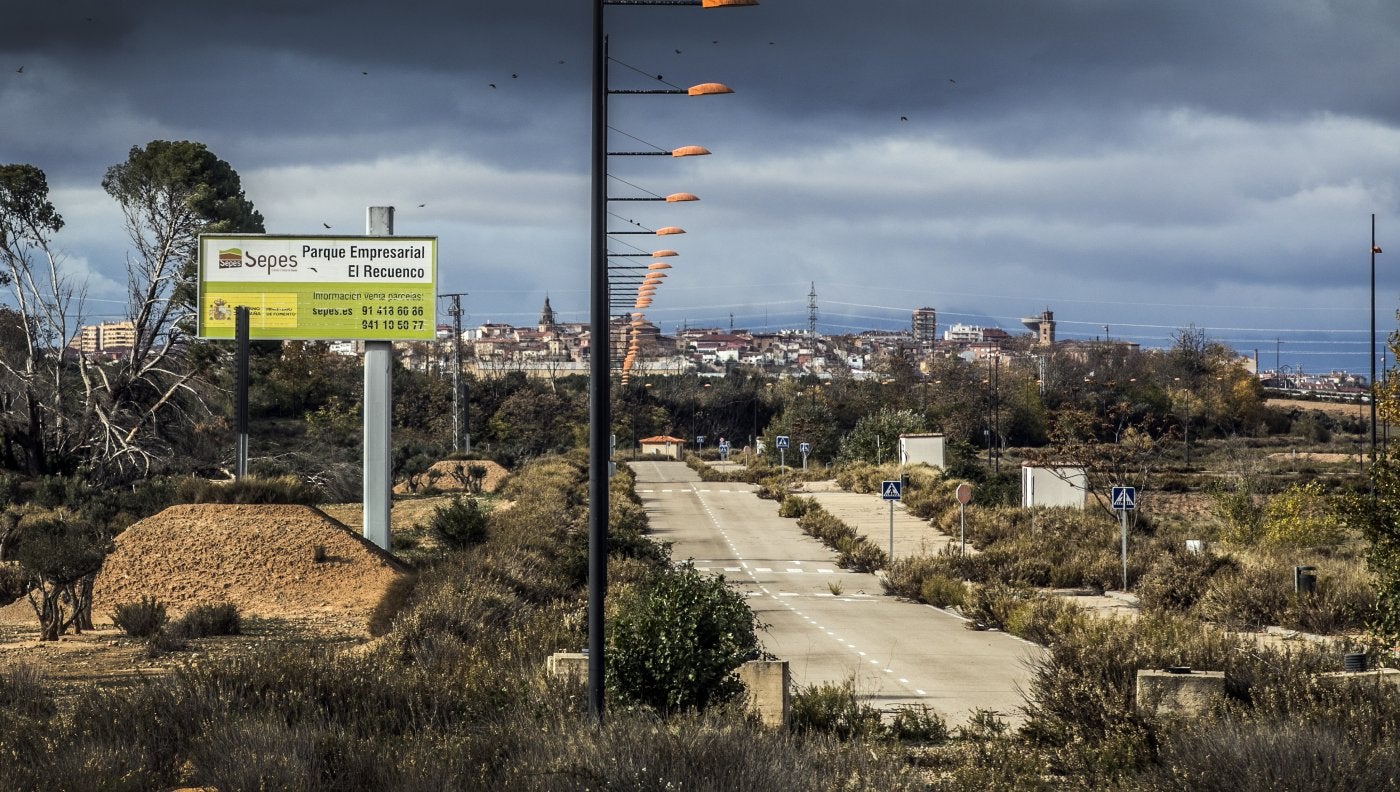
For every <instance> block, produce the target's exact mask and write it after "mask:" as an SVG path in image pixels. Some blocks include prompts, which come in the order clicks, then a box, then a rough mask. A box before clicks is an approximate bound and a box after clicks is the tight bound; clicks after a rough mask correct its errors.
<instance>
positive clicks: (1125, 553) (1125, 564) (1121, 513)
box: [1118, 509, 1128, 591]
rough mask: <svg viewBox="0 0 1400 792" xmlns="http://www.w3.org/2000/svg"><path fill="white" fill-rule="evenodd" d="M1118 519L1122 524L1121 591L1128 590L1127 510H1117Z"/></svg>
mask: <svg viewBox="0 0 1400 792" xmlns="http://www.w3.org/2000/svg"><path fill="white" fill-rule="evenodd" d="M1118 518H1119V520H1120V521H1121V522H1122V524H1123V590H1124V591H1127V590H1128V510H1127V509H1119V510H1118Z"/></svg>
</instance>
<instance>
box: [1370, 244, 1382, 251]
mask: <svg viewBox="0 0 1400 792" xmlns="http://www.w3.org/2000/svg"><path fill="white" fill-rule="evenodd" d="M1371 252H1372V253H1379V252H1381V246H1380V245H1372V246H1371Z"/></svg>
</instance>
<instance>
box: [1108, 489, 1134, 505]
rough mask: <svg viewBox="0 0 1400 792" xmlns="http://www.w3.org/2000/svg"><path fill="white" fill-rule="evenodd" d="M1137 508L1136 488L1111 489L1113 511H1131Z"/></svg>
mask: <svg viewBox="0 0 1400 792" xmlns="http://www.w3.org/2000/svg"><path fill="white" fill-rule="evenodd" d="M1136 508H1137V488H1136V487H1114V488H1113V510H1114V511H1132V510H1133V509H1136Z"/></svg>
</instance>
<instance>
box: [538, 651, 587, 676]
mask: <svg viewBox="0 0 1400 792" xmlns="http://www.w3.org/2000/svg"><path fill="white" fill-rule="evenodd" d="M545 670H546V671H547V672H548V673H549V675H550V676H552V677H554V678H556V679H573V680H575V681H577V682H587V681H588V654H587V653H586V652H555V653H554V654H552V655H550V656H549V660H547V661H545Z"/></svg>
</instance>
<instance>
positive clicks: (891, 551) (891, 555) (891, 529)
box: [890, 501, 894, 563]
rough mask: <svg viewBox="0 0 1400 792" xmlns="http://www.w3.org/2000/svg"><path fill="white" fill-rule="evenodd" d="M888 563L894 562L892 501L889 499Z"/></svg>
mask: <svg viewBox="0 0 1400 792" xmlns="http://www.w3.org/2000/svg"><path fill="white" fill-rule="evenodd" d="M890 563H894V501H890Z"/></svg>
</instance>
